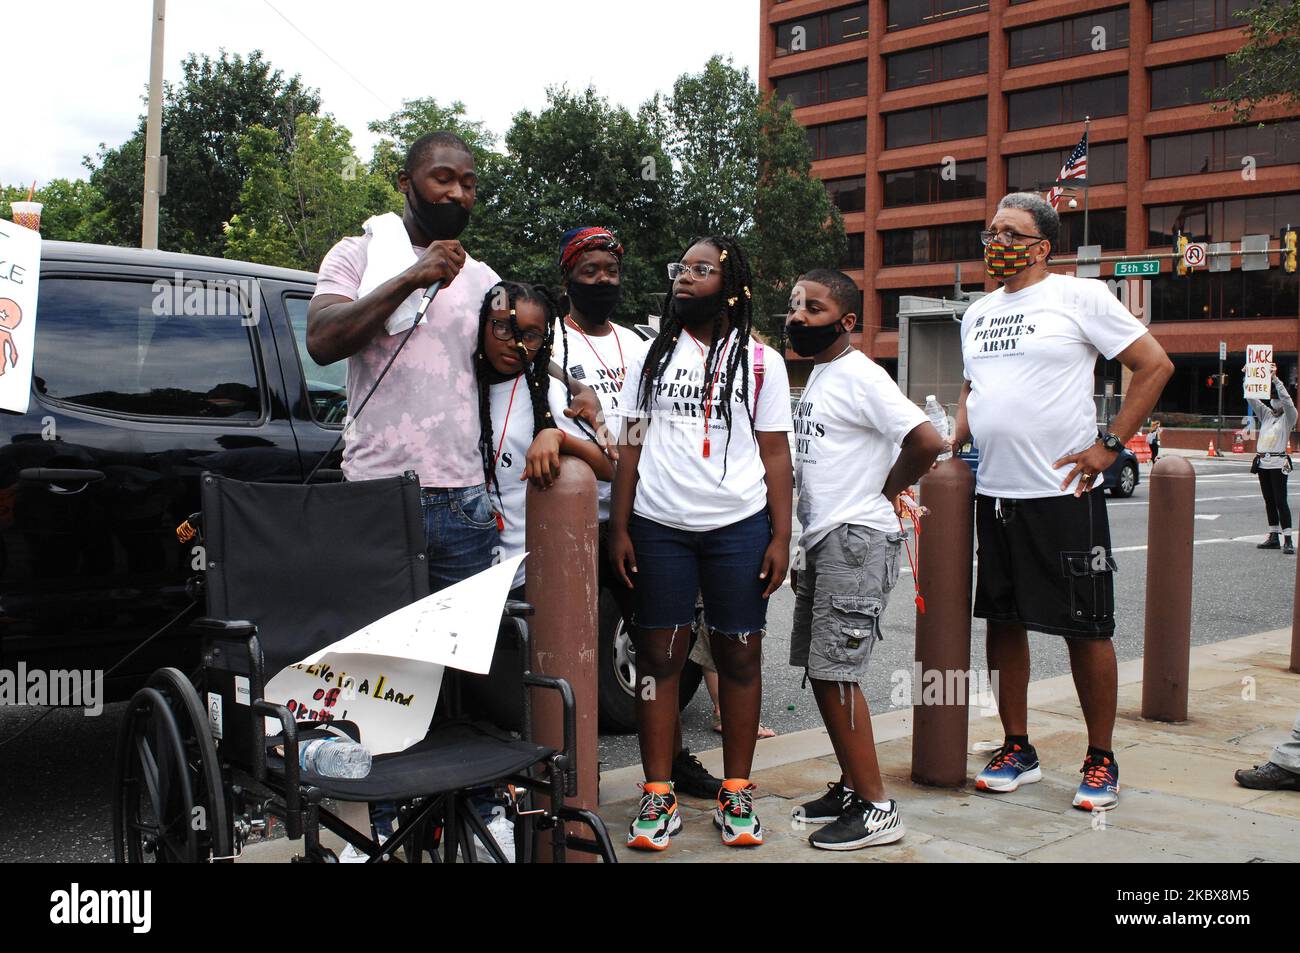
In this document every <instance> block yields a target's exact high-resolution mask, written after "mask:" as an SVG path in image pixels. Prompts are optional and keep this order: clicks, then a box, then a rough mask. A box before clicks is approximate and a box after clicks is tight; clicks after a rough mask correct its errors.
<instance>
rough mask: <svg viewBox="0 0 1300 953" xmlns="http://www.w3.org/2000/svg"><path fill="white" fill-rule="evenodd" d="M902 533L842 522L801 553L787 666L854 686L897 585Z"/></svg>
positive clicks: (864, 667) (866, 661)
mask: <svg viewBox="0 0 1300 953" xmlns="http://www.w3.org/2000/svg"><path fill="white" fill-rule="evenodd" d="M903 539H904V535H903V534H902V533H898V532H883V531H881V530H878V529H871V528H870V527H867V526H855V525H853V524H849V523H846V524H843V525H841V526H837V527H836V528H835V529H833V530H831V531H830V532H829V533H827V534H826V535H825V536H824V537H822V539H820V540H819V541H818V542H817V544H816V545H815V546H813V547H812V549H810V550H808V551H807V552H806V553H805V554H804V565H803V566H802V568H800V569H799V579H798V589H797V590H796V592H795V598H794V627H793V629H792V631H791V633H790V664H791V665H793V666H795V667H797V668H802V669H804V670H805V671H806V672H807V674H808V677H809V678H815V679H818V680H820V681H826V682H859V681H861V680H862V678H863V676H864V675H865V674H866V671H867V663H868V662H869V661H871V650H872V649H873V648H874V647H875V643H876V640H877V639H881V638H884V636H883V635H882V634H881V632H880V616H881V614H882V613H884V611H885V606H886V605H888V603H889V592H890V590H891V589H893V588H894V584H895V583H897V582H898V551H899V549H900V548H901V545H902V542H903Z"/></svg>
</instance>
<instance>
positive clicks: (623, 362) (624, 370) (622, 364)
mask: <svg viewBox="0 0 1300 953" xmlns="http://www.w3.org/2000/svg"><path fill="white" fill-rule="evenodd" d="M565 320H566V321H568V322H569V327H571V328H573V330H575V331H577V332H578V333H579V334H581V335H582V339H583V340H584V341H586V342H587V347H589V348H591V353H592V354H595V355H596V360H598V361H600V366H601V367H603V368H605V371H606V373H608V374H609V376H610V377H611V378H612V379H614V380H619V379H620V378H618V377H616V376H615V375H614V371H613V370H612V369H611V368H610V366H609V365H608V364H606V363H605V359H604V358H603V357H601V356H600V352H599V351H597V350H596V345H594V344H592V343H591V338H589V337H587V332H585V331H583V330H582V328H580V327H578V324H577V322H576V321H574V320H573V319H572V318H565ZM609 333H610V334H612V335H614V343H615V344H617V345H618V363H619V368H618V369H619V371H620V372H621V373H623V374H624V375H626V374H627V361H626V360H624V359H623V342H622V341H620V340H619V339H618V332H617V331H615V330H614V329H613V327H612V326H611V328H610V332H609Z"/></svg>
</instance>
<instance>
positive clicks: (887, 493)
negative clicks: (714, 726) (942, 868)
mask: <svg viewBox="0 0 1300 953" xmlns="http://www.w3.org/2000/svg"><path fill="white" fill-rule="evenodd" d="M858 300H859V292H858V289H857V286H856V285H855V284H854V283H853V280H852V279H851V278H849V276H848V275H845V274H844V273H843V272H839V271H833V270H829V269H817V270H815V271H810V272H808V273H807V274H805V275H803V276H802V277H801V278H800V279H799V281H798V282H797V283H796V284H795V286H794V289H793V291H792V292H791V295H790V313H789V317H788V319H787V322H786V333H787V334H788V335H789V338H790V346H791V348H792V349H793V350H794V352H795V353H796V354H798V355H799V356H800V357H810V358H812V359H813V369H812V373H811V374H810V375H809V377H808V384H807V386H806V387H804V391H803V395H802V397H800V399H799V404H798V406H797V407H796V408H795V411H794V428H795V479H796V487H797V490H798V496H799V509H798V517H799V523H800V525H801V526H802V528H803V533H802V535H801V536H800V538H799V548H798V550H797V555H796V560H795V573H794V574H792V580H793V586H794V590H795V608H794V627H793V629H792V631H791V634H790V664H791V665H794V666H797V667H798V668H802V669H803V670H804V672H805V673H806V674H807V677H808V679H809V680H811V681H812V686H813V695H814V696H815V697H816V699H817V707H818V708H819V709H820V710H821V714H822V720H823V721H824V722H825V723H826V730H827V732H829V734H830V736H831V743H832V744H833V745H834V747H835V752H836V754H837V755H838V757H839V761H840V771H841V776H840V779H839V780H838V781H836V782H834V783H832V784H829V785H827V787H828V788H829V789H830V790H829V792H828V793H827V794H826V795H825V796H824V797H821V798H818V799H817V800H815V801H812V802H809V803H808V804H805V805H802V806H801V807H799V808H796V809H795V811H794V817H795V820H796V821H802V822H803V823H811V824H826V826H825V827H822V828H820V829H819V830H817V831H815V832H814V833H813V834H812V835H811V836H810V837H809V838H808V842H809V843H810V844H812V845H813V846H814V847H820V848H822V849H825V850H856V849H858V848H860V847H869V846H871V845H875V844H891V843H893V842H894V841H897V840H899V839H900V838H901V837H902V836H903V833H904V828H903V822H902V820H901V818H900V817H899V813H898V803H897V802H896V801H893V800H891V799H888V798H886V796H885V787H884V783H883V782H882V780H881V778H880V765H879V763H878V762H877V760H876V750H875V741H874V739H873V737H872V733H871V712H870V710H869V709H868V706H867V700H866V698H865V697H863V694H862V689H861V688H860V687H859V686H860V683H861V681H862V679H863V677H864V676H865V675H866V671H867V663H868V662H869V661H870V659H871V651H872V648H873V647H874V645H875V642H876V641H877V640H878V639H881V638H883V636H882V635H881V633H880V617H881V615H882V614H883V613H884V610H885V605H886V604H887V602H888V600H889V592H890V590H891V589H893V587H894V583H896V582H897V581H898V551H899V545H900V543H901V542H902V540H903V538H904V533H903V531H902V528H901V522H900V519H899V515H898V512H897V511H896V509H895V507H896V506H897V503H896V502H895V501H896V498H897V496H898V495H899V494H900V493H902V491H903V490H905V489H907V488H908V487H909V486H911V485H912V484H913V483H914V482H916V481H917V480H918V479H920V477H921V475H922V474H923V473H925V471H926V470H928V469H929V468H930V465H931V464H932V463H934V461H935V458H936V457H938V455H939V454H940V452H942V450H943V446H944V444H943V438H942V437H941V436H940V435H939V432H938V431H937V430H935V429H934V426H933V425H932V424H931V423H930V422H929V421H928V420H926V417H925V414H924V413H922V411H921V409H920V408H919V407H917V406H916V404H914V403H912V402H911V401H910V400H908V399H907V398H906V397H905V396H904V395H903V393H902V391H900V390H899V389H898V385H897V384H895V383H894V381H893V380H892V379H891V378H890V377H889V375H888V374H886V373H885V371H884V370H882V369H881V368H880V366H879V365H878V364H876V363H875V362H874V361H872V360H871V358H869V357H867V356H866V355H865V354H863V353H862V352H861V351H859V350H858V349H857V348H855V347H854V346H853V345H852V343H850V340H849V332H850V331H851V330H852V329H853V327H854V325H855V324H856V323H857V310H858Z"/></svg>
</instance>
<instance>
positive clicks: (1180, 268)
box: [1174, 232, 1188, 275]
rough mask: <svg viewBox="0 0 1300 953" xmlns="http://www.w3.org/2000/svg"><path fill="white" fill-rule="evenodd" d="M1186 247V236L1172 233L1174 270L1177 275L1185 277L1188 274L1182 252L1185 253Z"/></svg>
mask: <svg viewBox="0 0 1300 953" xmlns="http://www.w3.org/2000/svg"><path fill="white" fill-rule="evenodd" d="M1187 245H1188V240H1187V236H1186V235H1183V234H1180V233H1177V232H1175V233H1174V252H1175V257H1174V270H1175V271H1177V272H1178V274H1180V275H1186V274H1187V272H1188V268H1187V261H1186V260H1185V259H1184V258H1183V252H1185V251H1187Z"/></svg>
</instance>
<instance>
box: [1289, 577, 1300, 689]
mask: <svg viewBox="0 0 1300 953" xmlns="http://www.w3.org/2000/svg"><path fill="white" fill-rule="evenodd" d="M1295 581H1296V589H1295V601H1294V603H1293V605H1292V608H1291V671H1293V672H1296V673H1297V674H1300V559H1298V560H1296V566H1295Z"/></svg>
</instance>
